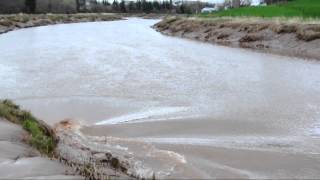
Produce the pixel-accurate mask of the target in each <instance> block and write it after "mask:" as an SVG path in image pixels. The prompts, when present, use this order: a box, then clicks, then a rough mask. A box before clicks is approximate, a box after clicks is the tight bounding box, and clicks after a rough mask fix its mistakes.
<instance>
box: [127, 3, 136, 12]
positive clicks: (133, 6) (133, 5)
mask: <svg viewBox="0 0 320 180" xmlns="http://www.w3.org/2000/svg"><path fill="white" fill-rule="evenodd" d="M128 10H129V11H134V10H135V4H134V2H133V1H130V2H129V5H128Z"/></svg>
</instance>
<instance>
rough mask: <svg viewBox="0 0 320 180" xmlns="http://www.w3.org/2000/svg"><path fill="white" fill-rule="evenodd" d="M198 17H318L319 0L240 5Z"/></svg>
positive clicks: (291, 0)
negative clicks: (250, 5)
mask: <svg viewBox="0 0 320 180" xmlns="http://www.w3.org/2000/svg"><path fill="white" fill-rule="evenodd" d="M199 16H200V17H224V16H231V17H238V16H245V17H301V18H320V0H288V2H287V3H281V4H274V5H269V6H257V7H242V8H237V9H229V10H223V11H219V12H213V13H209V14H208V13H207V14H200V15H199Z"/></svg>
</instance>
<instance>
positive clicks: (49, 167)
mask: <svg viewBox="0 0 320 180" xmlns="http://www.w3.org/2000/svg"><path fill="white" fill-rule="evenodd" d="M77 128H78V126H77V125H76V124H75V123H72V122H71V121H63V122H61V123H59V124H58V125H56V126H55V128H54V129H53V128H51V127H50V126H49V125H47V124H46V123H45V122H43V121H41V120H38V119H36V118H35V117H33V116H32V115H31V114H30V113H29V112H27V111H24V110H21V109H20V108H19V106H17V105H15V104H14V103H12V102H11V101H9V100H4V101H0V144H1V146H0V179H2V178H5V179H7V178H10V179H17V178H30V179H47V178H52V179H82V177H84V178H85V179H99V180H100V179H133V178H134V177H137V176H135V174H134V172H130V171H129V170H130V165H129V164H128V162H127V161H123V160H121V159H119V158H118V157H115V156H114V153H117V152H116V151H113V152H104V151H98V150H93V148H94V147H91V146H87V145H86V143H87V141H86V139H83V138H82V136H81V134H78V133H77V132H78V131H77ZM49 147H51V148H49ZM43 155H45V156H47V157H50V159H49V158H47V157H44V156H43ZM58 161H60V162H61V163H59V162H58ZM78 175H81V176H82V177H81V176H78Z"/></svg>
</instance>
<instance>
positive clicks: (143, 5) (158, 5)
mask: <svg viewBox="0 0 320 180" xmlns="http://www.w3.org/2000/svg"><path fill="white" fill-rule="evenodd" d="M86 10H87V11H91V12H99V11H101V12H121V13H140V12H144V13H151V12H155V13H156V12H170V11H172V10H174V6H173V4H172V0H163V1H146V0H137V1H124V0H120V1H118V0H113V1H112V2H109V1H107V0H103V1H101V2H98V1H92V3H91V4H90V8H88V9H86Z"/></svg>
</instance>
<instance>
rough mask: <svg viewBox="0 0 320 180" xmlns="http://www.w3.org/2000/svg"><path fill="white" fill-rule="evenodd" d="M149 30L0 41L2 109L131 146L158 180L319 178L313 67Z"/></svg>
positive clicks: (56, 29) (83, 30) (28, 34)
mask: <svg viewBox="0 0 320 180" xmlns="http://www.w3.org/2000/svg"><path fill="white" fill-rule="evenodd" d="M156 22H157V20H143V19H135V18H133V19H129V20H124V21H113V22H96V23H80V24H68V25H54V26H46V27H37V28H30V29H24V30H18V31H14V32H10V33H7V34H4V35H1V36H0V79H1V81H0V98H1V99H3V98H10V99H13V100H14V101H15V102H17V103H18V104H21V105H22V106H23V107H24V108H26V109H28V110H30V111H32V112H33V113H34V114H35V115H36V116H37V117H39V118H41V119H43V120H45V121H47V122H49V123H50V124H54V123H55V122H58V121H60V120H63V119H65V118H71V119H75V120H78V121H80V122H81V123H82V124H83V126H84V127H83V129H82V132H83V133H84V134H86V135H88V136H92V137H95V136H108V137H114V138H118V139H122V140H126V141H121V142H122V144H121V148H122V150H127V151H128V153H129V154H131V155H135V154H137V155H138V156H139V158H140V160H141V162H142V165H143V166H148V167H150V168H152V169H153V170H154V171H156V172H161V173H158V174H157V175H159V176H161V177H179V178H181V177H185V178H190V177H197V178H212V177H215V178H248V177H250V178H292V177H295V178H319V177H320V63H319V62H317V61H313V60H303V59H296V58H292V57H282V56H277V55H270V54H264V53H257V52H253V51H250V50H243V49H235V48H228V47H222V46H216V45H211V44H206V43H201V42H195V41H191V40H186V39H181V38H175V37H168V36H164V35H161V34H160V33H158V32H156V31H155V30H153V29H152V28H150V26H152V25H153V24H154V23H156ZM123 142H128V146H126V143H123ZM134 142H139V143H137V144H139V145H136V146H135V144H136V143H134ZM146 147H147V148H146ZM141 148H143V151H141V150H140V149H141ZM148 149H149V150H150V152H154V151H155V149H156V150H161V152H166V155H165V156H162V155H163V153H149V151H148ZM142 152H143V153H142ZM157 152H158V151H157ZM150 154H151V155H150ZM150 157H151V158H150ZM164 157H165V159H164ZM170 157H172V158H170ZM144 158H145V159H144ZM161 163H162V164H161ZM140 165H141V164H140Z"/></svg>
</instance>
